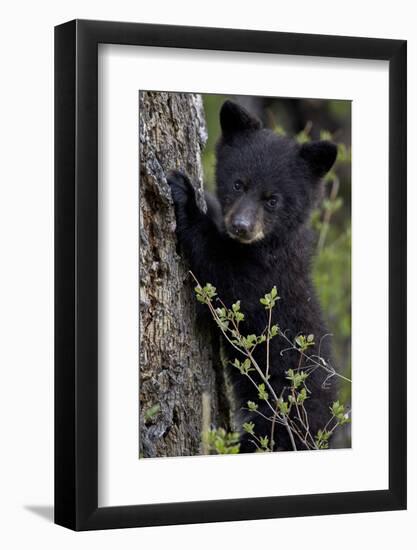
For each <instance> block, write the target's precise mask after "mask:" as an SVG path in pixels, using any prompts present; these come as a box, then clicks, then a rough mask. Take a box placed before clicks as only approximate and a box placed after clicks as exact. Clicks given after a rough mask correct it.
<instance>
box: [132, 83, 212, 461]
mask: <svg viewBox="0 0 417 550" xmlns="http://www.w3.org/2000/svg"><path fill="white" fill-rule="evenodd" d="M139 118H140V132H139V133H140V184H139V188H140V438H139V439H140V456H141V457H156V456H184V455H195V454H199V452H200V442H201V431H202V396H203V394H208V396H209V397H210V399H209V403H210V411H211V421H212V422H213V423H217V422H218V420H219V400H218V397H217V388H216V386H217V385H218V382H217V381H216V372H215V366H216V363H217V357H216V356H215V355H216V354H215V352H214V349H213V346H212V343H211V341H210V338H209V337H207V335H203V334H202V333H201V332H199V329H198V327H197V325H196V315H195V297H194V295H193V286H194V285H192V281H191V277H190V275H189V273H188V266H187V265H186V263H185V262H184V260H183V259H182V258H181V257H180V256H179V255H178V252H177V242H176V237H175V214H174V208H173V202H172V199H171V192H170V189H169V186H168V184H167V182H166V174H167V172H169V170H172V169H174V168H177V169H181V170H183V171H185V172H186V173H187V174H188V175H189V176H190V178H191V180H192V181H193V182H194V184H195V186H196V189H197V191H198V193H197V194H198V196H199V200H200V201H201V206H202V207H203V208H205V202H204V195H203V192H202V167H201V161H200V154H201V149H202V147H203V145H204V143H205V140H206V128H205V120H204V111H203V106H202V101H201V96H199V95H196V94H173V93H164V92H140V94H139Z"/></svg>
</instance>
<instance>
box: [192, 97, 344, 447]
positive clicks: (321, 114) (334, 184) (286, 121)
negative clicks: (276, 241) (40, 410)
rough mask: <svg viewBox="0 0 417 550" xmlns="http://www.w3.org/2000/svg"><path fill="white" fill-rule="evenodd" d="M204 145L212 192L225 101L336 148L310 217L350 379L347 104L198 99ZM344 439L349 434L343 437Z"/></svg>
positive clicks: (318, 281)
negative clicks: (205, 137) (320, 197)
mask: <svg viewBox="0 0 417 550" xmlns="http://www.w3.org/2000/svg"><path fill="white" fill-rule="evenodd" d="M202 97H203V103H204V109H205V114H206V122H207V130H208V140H207V143H206V147H205V149H204V151H203V169H204V177H205V186H206V188H207V189H209V190H211V191H214V189H215V144H216V142H217V140H218V138H219V136H220V125H219V111H220V107H221V105H222V103H223V102H224V101H225V100H226V99H232V100H233V101H237V102H238V103H240V104H241V105H242V106H244V107H245V108H247V109H248V110H249V111H250V112H251V113H253V114H255V115H257V116H258V117H259V118H260V119H261V120H262V122H263V124H264V126H265V127H268V128H271V129H273V130H274V131H275V132H277V133H278V134H281V135H287V136H289V137H293V138H294V139H296V140H298V141H299V142H300V143H302V142H304V141H309V140H316V139H329V140H332V141H333V142H334V143H336V144H337V146H338V156H337V160H336V163H335V165H334V167H333V168H332V170H331V172H329V174H327V176H326V178H325V193H324V197H323V200H322V201H321V203H320V204H319V205H318V207H317V208H316V210H315V211H314V212H313V215H312V219H311V222H312V227H313V228H314V231H315V236H316V242H315V247H316V250H315V254H314V264H313V278H314V283H315V286H316V289H317V292H318V295H319V298H320V301H321V304H322V307H323V312H324V315H325V318H326V321H327V324H328V327H329V330H330V332H331V334H332V336H331V338H332V344H333V352H334V367H335V369H336V371H337V372H339V373H340V374H343V375H344V376H346V377H348V378H351V102H350V101H341V100H327V99H292V98H273V97H254V96H225V95H212V94H203V96H202ZM339 392H340V395H339V397H340V400H341V401H342V402H343V403H344V404H345V405H346V406H347V408H349V409H350V404H351V384H349V383H348V382H341V383H340V384H339ZM344 437H345V438H347V437H350V436H349V434H346V433H345V435H344Z"/></svg>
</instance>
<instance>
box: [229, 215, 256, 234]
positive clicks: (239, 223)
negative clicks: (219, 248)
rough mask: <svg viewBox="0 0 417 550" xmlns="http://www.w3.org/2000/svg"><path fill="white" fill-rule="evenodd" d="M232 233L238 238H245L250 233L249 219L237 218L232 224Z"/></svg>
mask: <svg viewBox="0 0 417 550" xmlns="http://www.w3.org/2000/svg"><path fill="white" fill-rule="evenodd" d="M232 231H233V233H234V234H235V235H237V236H238V237H243V236H245V235H247V234H248V233H250V231H251V223H250V221H249V220H248V219H247V218H237V219H236V220H234V221H233V223H232Z"/></svg>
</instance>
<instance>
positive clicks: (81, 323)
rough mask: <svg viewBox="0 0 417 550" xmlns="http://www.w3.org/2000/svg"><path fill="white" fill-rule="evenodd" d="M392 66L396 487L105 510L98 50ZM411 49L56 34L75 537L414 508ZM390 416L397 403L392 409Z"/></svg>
mask: <svg viewBox="0 0 417 550" xmlns="http://www.w3.org/2000/svg"><path fill="white" fill-rule="evenodd" d="M103 43H111V44H124V45H144V46H160V47H172V48H174V47H175V48H194V49H204V50H213V51H215V50H229V51H240V52H259V53H270V54H289V55H303V56H322V57H338V58H354V59H373V60H386V61H388V62H389V342H390V343H392V342H395V346H394V345H390V346H389V403H388V404H386V405H387V406H389V488H388V489H387V490H377V491H359V492H348V493H334V494H306V495H297V496H274V497H262V498H245V499H230V500H216V501H199V502H180V503H169V504H146V505H137V506H118V507H98V498H97V494H98V474H97V472H98V468H97V464H98V448H97V434H98V409H97V404H98V392H97V387H98V351H97V334H98V330H97V325H98V318H97V306H98V292H97V277H98V261H97V258H98V251H97V244H98V223H97V222H98V219H97V216H98V212H97V199H98V152H97V145H98V133H97V127H98V109H97V103H98V77H97V72H98V71H97V67H98V65H97V53H98V44H103ZM406 47H407V44H406V41H404V40H386V39H374V38H353V37H341V36H322V35H311V34H292V33H280V32H264V31H248V30H236V29H216V28H197V27H180V26H165V25H149V24H142V23H118V22H107V21H84V20H74V21H70V22H68V23H64V24H62V25H59V26H57V27H56V28H55V522H56V523H57V524H59V525H63V526H65V527H68V528H70V529H74V530H77V531H78V530H91V529H108V528H123V527H140V526H152V525H171V524H180V523H182V524H183V523H200V522H215V521H236V520H248V519H261V518H280V517H288V516H309V515H323V514H341V513H352V512H370V511H386V510H402V509H405V508H406V427H407V424H406V387H407V385H406V135H407V133H406V113H407V107H406V55H407V54H406ZM382 406H385V404H382Z"/></svg>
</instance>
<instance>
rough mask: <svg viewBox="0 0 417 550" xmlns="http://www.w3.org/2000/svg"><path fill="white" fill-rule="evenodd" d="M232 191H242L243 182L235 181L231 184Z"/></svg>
mask: <svg viewBox="0 0 417 550" xmlns="http://www.w3.org/2000/svg"><path fill="white" fill-rule="evenodd" d="M233 189H234V190H235V191H241V190H242V189H243V181H241V180H236V181H235V183H234V184H233Z"/></svg>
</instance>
